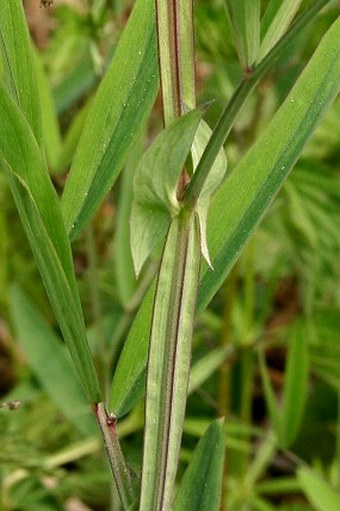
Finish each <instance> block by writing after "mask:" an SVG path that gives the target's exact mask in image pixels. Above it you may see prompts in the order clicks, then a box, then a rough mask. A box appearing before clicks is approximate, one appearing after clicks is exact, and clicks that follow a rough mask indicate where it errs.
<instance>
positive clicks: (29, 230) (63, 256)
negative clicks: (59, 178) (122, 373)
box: [0, 86, 101, 402]
mask: <svg viewBox="0 0 340 511" xmlns="http://www.w3.org/2000/svg"><path fill="white" fill-rule="evenodd" d="M0 119H1V123H0V162H1V166H2V168H3V169H4V171H5V173H6V175H7V177H8V180H9V184H10V187H11V190H12V194H13V196H14V199H15V202H16V205H17V208H18V211H19V214H20V217H21V221H22V223H23V225H24V228H25V230H26V234H27V237H28V240H29V242H30V245H31V248H32V251H33V254H34V256H35V258H36V261H37V264H38V267H39V270H40V273H41V276H42V279H43V281H44V284H45V287H46V291H47V294H48V296H49V299H50V301H51V303H52V306H53V309H54V312H55V315H56V317H57V320H58V323H59V326H60V328H61V330H62V332H63V336H64V338H65V341H66V343H67V344H68V348H69V350H70V353H71V356H72V358H73V362H74V364H75V366H76V370H77V373H78V375H79V377H80V379H81V381H82V383H83V386H84V388H85V391H86V395H87V398H88V400H89V401H91V402H98V400H100V395H101V393H100V390H99V386H98V381H97V377H96V373H95V369H94V365H93V362H92V359H91V353H90V350H89V346H88V344H87V338H86V331H85V325H84V319H83V315H82V310H81V305H80V299H79V294H78V289H77V284H76V280H75V275H74V269H73V261H72V255H71V249H70V244H69V241H68V238H67V235H66V231H65V227H64V223H63V219H62V216H61V211H60V207H59V202H58V197H57V194H56V192H55V190H54V188H53V186H52V183H51V181H50V178H49V176H48V173H47V169H46V166H45V163H44V160H43V157H42V156H41V153H40V150H39V147H38V145H37V142H36V140H35V138H34V136H33V133H32V130H31V129H30V127H29V125H28V123H27V121H26V119H25V117H24V116H23V114H22V113H21V112H20V110H19V109H18V107H17V106H16V104H15V103H14V101H13V100H12V99H11V98H10V97H9V95H8V93H7V92H6V90H5V89H4V88H3V86H1V88H0Z"/></svg>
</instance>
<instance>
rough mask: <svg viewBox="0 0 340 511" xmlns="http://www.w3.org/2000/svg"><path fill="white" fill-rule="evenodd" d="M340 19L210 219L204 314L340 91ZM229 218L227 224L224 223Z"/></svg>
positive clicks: (219, 197) (229, 181)
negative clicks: (211, 269) (208, 265)
mask: <svg viewBox="0 0 340 511" xmlns="http://www.w3.org/2000/svg"><path fill="white" fill-rule="evenodd" d="M339 37H340V20H339V19H338V20H337V21H336V22H335V23H334V24H333V25H332V27H331V28H330V29H329V31H328V32H327V33H326V35H325V36H324V38H323V40H322V41H321V43H320V45H319V47H318V48H317V50H316V52H315V54H314V55H313V57H312V58H311V60H310V62H309V64H308V65H307V66H306V68H305V70H304V71H303V73H302V74H301V76H300V77H299V79H298V81H297V82H296V84H295V86H294V87H293V89H292V90H291V92H290V94H289V95H288V97H287V98H286V100H285V102H284V103H283V104H282V106H281V108H280V109H279V111H278V112H277V113H276V115H275V116H274V118H273V119H272V121H271V123H270V124H269V126H268V127H267V129H266V130H265V131H264V132H263V133H262V135H261V136H260V138H259V139H258V141H257V142H256V144H255V145H254V146H253V147H252V148H251V149H250V150H249V151H248V153H247V154H246V155H245V157H244V158H243V159H242V160H241V162H240V163H239V164H238V165H237V167H236V168H235V169H234V171H233V173H232V174H231V176H230V177H229V178H228V179H226V181H225V182H224V184H223V185H222V186H221V188H220V189H219V190H218V192H217V194H216V195H215V197H214V199H213V201H212V204H211V207H210V213H209V218H208V244H209V251H210V256H211V259H212V263H213V267H214V269H215V271H214V272H212V271H209V270H208V269H207V270H206V271H205V273H204V275H203V278H202V282H201V286H200V294H199V298H198V307H199V309H200V310H201V309H202V308H204V307H205V306H206V305H207V303H208V302H209V301H210V300H211V298H212V296H213V295H214V293H215V292H216V291H217V290H218V288H219V287H220V286H221V284H222V282H223V281H224V279H225V277H226V275H227V273H228V271H229V270H230V268H231V266H232V264H233V263H234V261H235V260H236V258H237V257H238V255H239V253H240V250H241V249H242V247H243V246H244V245H245V243H246V241H247V240H248V239H249V237H250V236H251V234H252V232H253V231H254V230H255V228H256V226H257V224H258V223H259V221H260V219H261V218H262V216H263V214H264V212H265V210H266V208H268V206H269V205H270V203H271V202H272V200H273V198H274V196H275V195H276V193H277V191H278V190H279V188H280V186H281V185H282V184H283V182H284V180H285V179H286V177H287V175H288V174H289V171H290V170H291V169H292V167H293V165H294V164H295V162H296V160H297V158H298V157H299V155H300V153H301V151H302V149H303V147H304V145H305V144H306V142H307V140H308V138H309V137H310V136H311V134H312V133H313V130H314V129H315V127H316V126H317V124H318V122H320V120H321V118H322V116H323V114H324V112H325V110H326V109H327V107H329V105H330V103H331V102H332V101H333V100H334V98H335V97H336V95H337V94H338V92H339V88H340V46H339V44H338V43H339ZM221 218H223V222H221Z"/></svg>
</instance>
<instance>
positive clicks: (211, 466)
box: [174, 419, 225, 511]
mask: <svg viewBox="0 0 340 511" xmlns="http://www.w3.org/2000/svg"><path fill="white" fill-rule="evenodd" d="M224 448H225V432H224V424H223V420H221V419H218V420H215V421H214V422H212V423H211V424H210V426H209V428H208V429H207V430H206V432H205V433H204V435H203V436H202V438H201V439H200V441H199V442H198V444H197V447H196V449H195V451H194V455H193V458H192V460H191V462H190V465H189V467H188V468H187V470H186V472H185V474H184V476H183V479H182V481H181V484H180V487H179V490H178V493H177V496H176V500H175V505H174V511H198V510H199V511H218V509H220V501H221V487H222V475H223V462H224Z"/></svg>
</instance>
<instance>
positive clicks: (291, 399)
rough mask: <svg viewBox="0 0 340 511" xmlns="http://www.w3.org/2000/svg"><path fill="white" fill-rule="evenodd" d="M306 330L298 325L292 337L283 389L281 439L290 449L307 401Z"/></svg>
mask: <svg viewBox="0 0 340 511" xmlns="http://www.w3.org/2000/svg"><path fill="white" fill-rule="evenodd" d="M306 330H307V329H306V328H305V327H303V325H302V324H300V323H297V324H296V325H295V326H294V328H293V332H292V335H291V336H290V344H289V351H288V359H287V367H286V368H285V383H284V389H283V399H284V407H283V414H282V438H281V439H279V440H281V444H282V446H283V447H284V448H287V447H290V446H291V445H292V443H293V442H294V440H295V438H296V436H297V434H298V433H299V429H300V426H301V421H302V418H303V412H304V409H305V405H306V400H307V390H308V372H309V371H308V370H309V354H308V344H307V340H308V334H307V331H306Z"/></svg>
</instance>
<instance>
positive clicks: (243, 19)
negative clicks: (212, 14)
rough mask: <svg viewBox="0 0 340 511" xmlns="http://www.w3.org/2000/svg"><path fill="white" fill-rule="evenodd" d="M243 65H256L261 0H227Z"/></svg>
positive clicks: (231, 23) (246, 66)
mask: <svg viewBox="0 0 340 511" xmlns="http://www.w3.org/2000/svg"><path fill="white" fill-rule="evenodd" d="M225 2H226V6H227V13H228V15H229V20H230V25H231V27H232V30H233V33H234V38H235V42H236V47H237V51H238V54H239V57H240V61H241V65H242V67H243V68H244V69H247V68H250V67H251V66H252V64H254V62H255V59H256V57H257V52H258V49H259V45H260V13H261V2H260V0H243V1H242V2H240V1H239V0H225Z"/></svg>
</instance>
